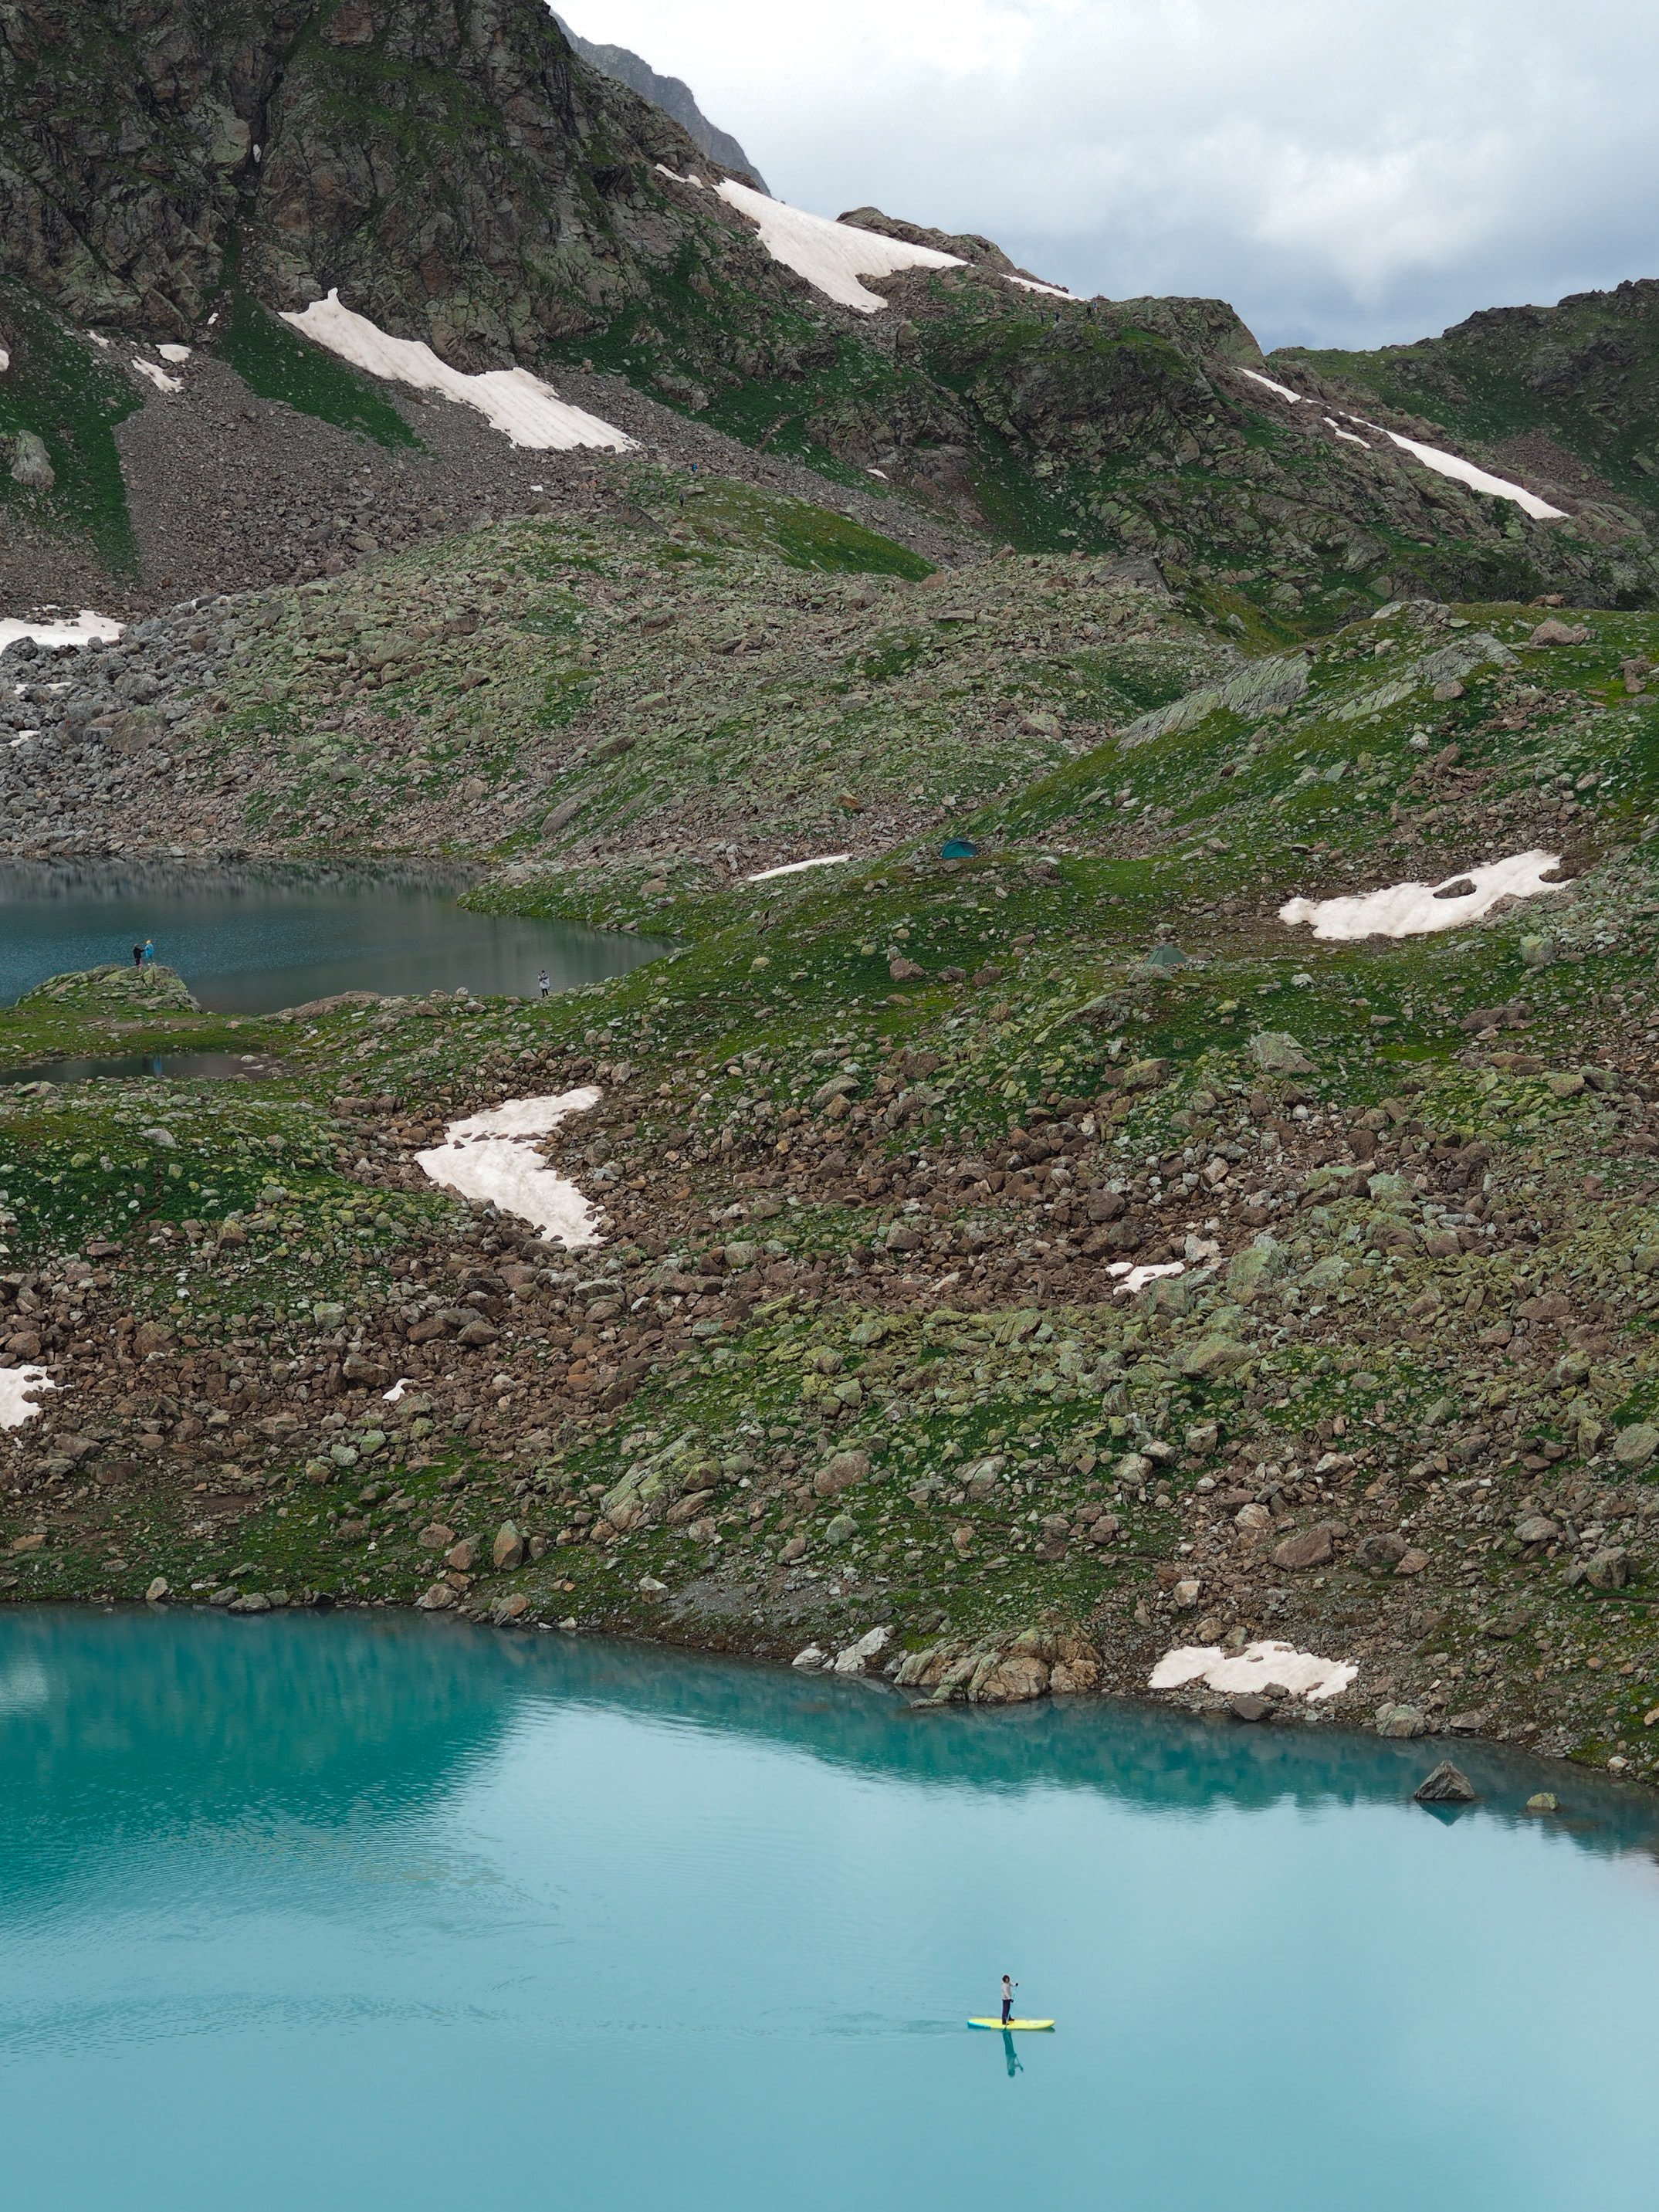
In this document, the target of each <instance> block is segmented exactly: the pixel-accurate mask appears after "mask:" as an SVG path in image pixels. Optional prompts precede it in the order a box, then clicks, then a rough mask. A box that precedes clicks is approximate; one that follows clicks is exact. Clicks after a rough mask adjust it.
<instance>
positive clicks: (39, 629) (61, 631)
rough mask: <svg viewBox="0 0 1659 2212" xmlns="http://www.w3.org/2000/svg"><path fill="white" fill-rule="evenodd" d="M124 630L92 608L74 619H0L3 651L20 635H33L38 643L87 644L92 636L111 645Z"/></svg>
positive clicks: (0, 641) (0, 650)
mask: <svg viewBox="0 0 1659 2212" xmlns="http://www.w3.org/2000/svg"><path fill="white" fill-rule="evenodd" d="M121 630H122V624H121V623H118V622H112V621H111V620H110V618H109V617H108V616H107V615H95V614H94V612H93V611H92V609H91V608H90V607H82V610H81V611H80V613H79V614H78V615H77V616H76V617H75V620H74V621H73V622H19V621H16V620H15V619H13V618H11V617H7V618H6V619H5V620H4V621H0V653H3V652H4V651H5V649H6V647H8V646H9V645H15V644H16V642H17V641H18V639H19V638H20V637H32V638H33V640H34V642H35V643H36V644H37V645H84V644H85V643H86V641H87V640H88V638H89V637H101V638H102V639H103V640H104V641H105V642H106V644H111V643H112V642H113V641H114V640H115V639H117V638H118V637H119V636H120V635H121Z"/></svg>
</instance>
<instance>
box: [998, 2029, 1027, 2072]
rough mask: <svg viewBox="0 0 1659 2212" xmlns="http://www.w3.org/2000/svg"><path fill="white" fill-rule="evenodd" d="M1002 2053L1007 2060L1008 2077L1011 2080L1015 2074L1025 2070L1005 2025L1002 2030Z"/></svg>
mask: <svg viewBox="0 0 1659 2212" xmlns="http://www.w3.org/2000/svg"><path fill="white" fill-rule="evenodd" d="M1002 2055H1003V2057H1005V2058H1006V2060H1007V2061H1008V2079H1009V2080H1010V2081H1012V2080H1013V2078H1014V2076H1015V2075H1016V2074H1023V2073H1024V2071H1025V2065H1024V2060H1023V2059H1022V2058H1021V2057H1020V2055H1019V2053H1018V2051H1016V2050H1015V2048H1014V2039H1013V2037H1012V2035H1010V2034H1009V2033H1008V2031H1007V2029H1006V2027H1005V2028H1004V2029H1003V2031H1002Z"/></svg>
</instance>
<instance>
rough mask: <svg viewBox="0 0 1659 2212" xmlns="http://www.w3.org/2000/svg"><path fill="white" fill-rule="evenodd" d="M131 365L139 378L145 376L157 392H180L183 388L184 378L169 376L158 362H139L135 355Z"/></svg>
mask: <svg viewBox="0 0 1659 2212" xmlns="http://www.w3.org/2000/svg"><path fill="white" fill-rule="evenodd" d="M132 365H133V367H134V368H136V369H137V372H138V374H139V375H140V376H147V377H148V378H149V380H150V382H151V383H152V384H153V385H154V386H155V389H156V390H157V391H158V392H182V391H183V390H184V388H185V380H184V378H183V377H182V376H169V375H168V374H167V371H166V369H164V368H162V367H161V363H160V362H155V361H140V360H139V359H138V357H137V355H136V354H135V355H134V356H133V360H132Z"/></svg>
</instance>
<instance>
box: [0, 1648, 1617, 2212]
mask: <svg viewBox="0 0 1659 2212" xmlns="http://www.w3.org/2000/svg"><path fill="white" fill-rule="evenodd" d="M1435 1755H1436V1753H1435V1751H1434V1749H1433V1748H1432V1747H1425V1745H1423V1744H1421V1743H1416V1744H1412V1743H1407V1744H1397V1743H1384V1742H1382V1741H1376V1740H1375V1739H1372V1738H1369V1737H1361V1736H1339V1735H1330V1734H1327V1733H1324V1732H1318V1733H1305V1734H1304V1733H1302V1732H1299V1731H1297V1730H1294V1729H1243V1728H1239V1727H1237V1726H1236V1725H1233V1724H1219V1723H1217V1724H1211V1723H1200V1722H1197V1721H1194V1720H1192V1719H1190V1718H1188V1717H1182V1716H1178V1715H1171V1714H1168V1713H1164V1712H1158V1711H1151V1710H1144V1709H1141V1708H1139V1707H1136V1706H1133V1705H1085V1706H1081V1707H1076V1708H1062V1707H1060V1706H1057V1705H1041V1706H1032V1707H1026V1708H1022V1709H1018V1710H1016V1711H1009V1712H1003V1713H994V1712H987V1713H969V1712H966V1711H952V1712H946V1713H943V1714H926V1715H921V1714H915V1713H913V1712H911V1711H908V1709H907V1708H906V1706H905V1705H904V1704H903V1703H902V1701H901V1700H900V1699H897V1698H896V1697H894V1696H892V1695H890V1694H888V1693H885V1692H880V1691H878V1690H876V1689H874V1688H872V1687H870V1686H862V1685H859V1684H856V1683H848V1682H834V1681H832V1682H825V1681H823V1680H811V1679H807V1678H803V1677H800V1676H799V1675H794V1674H789V1673H788V1672H787V1671H784V1672H779V1671H770V1670H766V1669H762V1668H753V1667H749V1666H745V1665H742V1664H739V1663H736V1662H720V1661H716V1660H700V1659H696V1658H688V1657H684V1656H674V1655H669V1654H665V1653H662V1652H658V1651H654V1650H642V1649H639V1648H630V1647H627V1646H618V1645H614V1644H602V1643H599V1642H588V1641H586V1640H579V1639H576V1638H557V1637H554V1638H532V1637H498V1636H494V1635H491V1634H489V1633H488V1632H481V1631H472V1630H469V1629H466V1628H465V1627H463V1626H459V1625H457V1624H438V1623H431V1622H426V1621H417V1620H411V1619H407V1618H401V1617H399V1618H392V1617H386V1618H383V1619H346V1618H343V1617H334V1618H316V1617H279V1618H276V1619H275V1620H271V1619H264V1620H246V1621H240V1620H227V1619H224V1618H222V1617H221V1616H217V1615H206V1614H201V1613H167V1614H164V1615H149V1614H146V1613H113V1614H95V1613H88V1612H76V1611H70V1610H33V1609H23V1608H14V1609H10V1610H8V1611H5V1612H3V1613H0V1872H3V1882H0V2173H3V2176H4V2192H5V2201H6V2203H8V2204H9V2205H15V2206H17V2207H19V2208H29V2212H36V2208H40V2212H44V2208H48V2207H50V2208H53V2212H93V2208H99V2212H103V2208H107V2207H113V2206H119V2207H122V2208H124V2212H162V2208H167V2212H198V2208H199V2212H205V2209H206V2208H208V2207H210V2206H211V2207H215V2208H218V2207H222V2206H225V2205H234V2206H235V2207H236V2208H238V2212H279V2208H280V2212H293V2208H295V2207H316V2208H322V2209H323V2212H336V2208H340V2212H345V2209H346V2208H351V2212H382V2208H385V2212H428V2208H433V2209H434V2212H435V2208H438V2207H445V2208H453V2207H454V2206H455V2205H457V2204H464V2203H495V2202H499V2201H503V2200H507V2201H511V2202H513V2203H530V2204H535V2205H540V2204H544V2203H545V2204H548V2205H553V2206H561V2207H562V2206H571V2207H577V2208H582V2212H590V2208H605V2212H647V2208H649V2212H665V2208H670V2207H673V2208H686V2212H715V2208H719V2212H849V2208H852V2212H900V2208H903V2212H923V2209H924V2208H933V2207H936V2206H937V2207H942V2208H951V2207H965V2208H971V2212H981V2208H984V2212H990V2208H993V2207H995V2208H998V2212H1003V2208H1007V2207H1011V2206H1027V2205H1030V2206H1042V2207H1045V2208H1060V2207H1066V2208H1070V2207H1073V2206H1087V2207H1092V2206H1097V2205H1098V2206H1109V2207H1126V2208H1133V2212H1193V2208H1204V2207H1209V2206H1215V2207H1218V2208H1225V2212H1385V2208H1386V2212H1400V2208H1402V2207H1412V2208H1417V2207H1427V2208H1430V2212H1439V2208H1442V2207H1445V2208H1452V2207H1456V2208H1459V2212H1470V2208H1479V2212H1486V2208H1492V2212H1498V2208H1503V2212H1534V2208H1535V2212H1544V2209H1545V2208H1549V2212H1562V2208H1564V2207H1565V2208H1576V2207H1579V2206H1589V2205H1592V2204H1593V2205H1595V2206H1598V2207H1605V2206H1609V2205H1616V2204H1630V2205H1642V2204H1646V2203H1650V2201H1651V2197H1650V2191H1651V2190H1652V2188H1653V2175H1654V2171H1655V2160H1656V2155H1659V2111H1656V2103H1655V2097H1654V2089H1653V2084H1654V2077H1655V2066H1656V2060H1659V2033H1656V2027H1655V2012H1656V2008H1659V1873H1656V1863H1655V1855H1654V1854H1655V1845H1656V1841H1659V1808H1656V1806H1655V1802H1654V1801H1653V1799H1652V1798H1651V1797H1650V1796H1645V1795H1643V1794H1642V1793H1639V1792H1638V1791H1636V1790H1620V1789H1618V1788H1617V1787H1615V1786H1613V1785H1609V1784H1597V1783H1595V1781H1593V1780H1592V1779H1590V1778H1580V1777H1578V1776H1577V1774H1575V1773H1574V1772H1572V1771H1571V1770H1566V1771H1561V1770H1545V1769H1541V1768H1539V1767H1537V1766H1531V1765H1527V1764H1526V1763H1524V1762H1522V1761H1519V1760H1514V1759H1509V1758H1507V1757H1505V1756H1504V1755H1503V1754H1501V1753H1498V1752H1494V1751H1489V1750H1484V1749H1482V1747H1480V1746H1476V1745H1464V1746H1462V1747H1459V1749H1458V1754H1457V1755H1458V1757H1459V1758H1460V1759H1461V1760H1462V1763H1463V1764H1464V1765H1465V1766H1466V1767H1467V1769H1468V1771H1469V1772H1470V1773H1471V1774H1472V1776H1473V1777H1474V1779H1475V1781H1476V1783H1477V1784H1478V1785H1479V1787H1480V1789H1481V1790H1482V1792H1483V1794H1484V1796H1485V1798H1486V1802H1485V1803H1484V1804H1482V1805H1481V1806H1480V1807H1479V1808H1475V1809H1474V1810H1472V1811H1468V1812H1464V1813H1462V1814H1459V1815H1457V1816H1456V1817H1455V1818H1440V1817H1436V1816H1435V1815H1434V1814H1430V1813H1427V1812H1425V1811H1423V1810H1420V1809H1419V1808H1416V1807H1414V1806H1413V1805H1412V1804H1411V1803H1410V1802H1408V1797H1409V1792H1410V1790H1412V1788H1413V1786H1414V1784H1416V1783H1417V1782H1418V1780H1419V1779H1420V1778H1421V1776H1422V1774H1423V1772H1424V1771H1425V1768H1426V1767H1427V1766H1428V1765H1431V1763H1432V1760H1433V1758H1434V1757H1435ZM1541 1783H1545V1784H1551V1785H1553V1786H1554V1787H1555V1788H1557V1789H1558V1790H1559V1792H1560V1794H1561V1796H1562V1798H1563V1801H1564V1807H1565V1812H1564V1815H1563V1816H1562V1817H1560V1818H1558V1819H1554V1820H1541V1819H1539V1818H1538V1817H1536V1816H1531V1817H1528V1816H1527V1815H1525V1814H1523V1813H1522V1811H1521V1809H1520V1808H1521V1807H1522V1804H1523V1803H1524V1801H1525V1798H1526V1796H1527V1795H1528V1792H1529V1791H1530V1790H1533V1789H1535V1788H1537V1787H1539V1786H1540V1785H1541ZM1005 1969H1006V1970H1007V1971H1008V1972H1012V1974H1013V1975H1014V1976H1015V1977H1016V1978H1017V1979H1018V1982H1019V1984H1020V1987H1019V1992H1018V2002H1019V2004H1020V2005H1021V2006H1022V2007H1023V2008H1025V2009H1027V2010H1028V2011H1030V2012H1034V2013H1039V2014H1045V2015H1046V2014H1052V2015H1054V2016H1055V2017H1056V2018H1057V2019H1058V2021H1059V2023H1060V2026H1059V2030H1058V2032H1057V2033H1055V2034H1054V2035H1052V2036H1044V2037H1036V2036H1028V2037H1024V2038H1022V2039H1019V2040H1018V2043H1012V2041H1011V2042H1010V2043H1008V2044H1006V2043H1005V2039H1003V2038H1002V2037H1001V2036H1000V2035H999V2034H994V2033H993V2034H975V2033H969V2031H968V2030H967V2029H966V2028H965V2027H964V2026H963V2021H964V2017H965V2016H966V2015H968V2014H969V2013H979V2012H988V2011H992V2010H994V2008H995V1998H996V1988H997V1978H998V1976H999V1975H1000V1973H1001V1972H1003V1971H1004V1970H1005Z"/></svg>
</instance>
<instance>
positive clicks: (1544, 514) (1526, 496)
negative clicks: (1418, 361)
mask: <svg viewBox="0 0 1659 2212" xmlns="http://www.w3.org/2000/svg"><path fill="white" fill-rule="evenodd" d="M1238 373H1239V374H1240V375H1241V376H1248V377H1249V380H1250V381H1251V383H1252V384H1261V385H1265V386H1267V390H1268V391H1269V392H1276V393H1277V394H1278V396H1279V398H1281V399H1288V400H1289V402H1290V404H1291V406H1292V407H1299V406H1300V405H1301V404H1302V398H1303V395H1302V394H1301V392H1292V391H1291V387H1290V386H1289V385H1288V384H1275V383H1274V382H1273V379H1272V377H1271V376H1262V375H1261V374H1258V373H1257V371H1256V370H1255V369H1253V368H1241V369H1240V370H1239V372H1238ZM1347 419H1348V421H1349V422H1358V425H1359V427H1360V428H1361V429H1363V430H1374V431H1375V432H1376V435H1377V436H1378V437H1379V438H1388V439H1389V440H1391V441H1392V442H1393V443H1394V444H1395V445H1396V446H1398V447H1401V449H1402V451H1404V452H1406V453H1410V454H1411V455H1412V456H1413V458H1414V459H1417V460H1419V461H1421V462H1422V464H1423V465H1424V467H1425V469H1432V470H1433V471H1434V472H1435V474H1436V475H1437V476H1442V477H1454V478H1455V480H1456V482H1457V483H1462V484H1467V485H1468V488H1469V489H1470V490H1471V491H1480V492H1485V494H1486V496H1487V498H1488V499H1509V500H1513V501H1514V502H1515V504H1516V506H1517V507H1520V508H1521V509H1522V511H1523V513H1527V514H1529V515H1531V517H1532V518H1533V520H1534V522H1565V520H1566V511H1565V508H1563V507H1552V506H1551V505H1550V503H1549V501H1547V499H1540V498H1539V496H1538V495H1537V493H1536V492H1535V491H1528V490H1527V489H1526V487H1525V486H1524V485H1523V484H1518V483H1510V480H1509V478H1508V477H1495V476H1493V475H1492V472H1491V471H1490V470H1487V469H1480V468H1477V467H1476V466H1475V465H1474V462H1473V461H1466V460H1463V459H1462V458H1461V457H1460V456H1459V455H1458V454H1456V453H1443V452H1442V451H1441V449H1440V447H1438V446H1425V445H1424V444H1423V443H1422V441H1420V440H1419V439H1417V438H1407V437H1405V436H1403V435H1401V432H1399V431H1398V430H1385V429H1384V428H1383V425H1382V423H1380V422H1367V420H1366V419H1365V417H1364V416H1363V415H1350V416H1348V418H1347ZM1323 420H1324V421H1325V422H1329V423H1330V426H1331V428H1332V429H1333V430H1336V435H1337V436H1338V437H1339V438H1354V434H1353V432H1352V430H1338V429H1337V427H1336V424H1335V423H1334V422H1331V418H1330V416H1328V415H1327V416H1324V417H1323ZM1354 442H1355V444H1356V445H1360V446H1363V445H1364V443H1365V441H1364V439H1363V438H1354Z"/></svg>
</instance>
